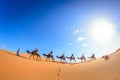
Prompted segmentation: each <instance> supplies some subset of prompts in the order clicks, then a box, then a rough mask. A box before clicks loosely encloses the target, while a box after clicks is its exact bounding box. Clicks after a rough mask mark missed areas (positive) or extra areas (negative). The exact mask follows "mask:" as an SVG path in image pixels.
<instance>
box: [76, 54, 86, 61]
mask: <svg viewBox="0 0 120 80" xmlns="http://www.w3.org/2000/svg"><path fill="white" fill-rule="evenodd" d="M77 58H78V59H80V60H81V62H83V61H86V58H85V56H84V54H82V56H81V57H80V58H79V57H77Z"/></svg>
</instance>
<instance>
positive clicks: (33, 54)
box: [26, 49, 41, 60]
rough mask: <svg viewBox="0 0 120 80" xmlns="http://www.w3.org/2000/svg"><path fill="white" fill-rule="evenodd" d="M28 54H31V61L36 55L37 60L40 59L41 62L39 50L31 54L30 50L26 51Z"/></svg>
mask: <svg viewBox="0 0 120 80" xmlns="http://www.w3.org/2000/svg"><path fill="white" fill-rule="evenodd" d="M26 52H27V53H28V54H31V55H30V57H29V59H30V58H31V57H32V56H33V59H34V56H35V55H36V56H37V58H36V60H38V58H39V59H40V60H41V56H40V55H39V54H38V49H36V50H34V51H32V52H30V51H29V50H26Z"/></svg>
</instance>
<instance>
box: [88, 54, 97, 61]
mask: <svg viewBox="0 0 120 80" xmlns="http://www.w3.org/2000/svg"><path fill="white" fill-rule="evenodd" d="M88 58H90V59H91V60H96V57H95V55H94V54H92V56H91V57H88Z"/></svg>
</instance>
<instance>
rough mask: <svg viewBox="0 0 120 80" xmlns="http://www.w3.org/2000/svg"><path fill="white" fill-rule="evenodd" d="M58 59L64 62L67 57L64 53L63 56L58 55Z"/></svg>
mask: <svg viewBox="0 0 120 80" xmlns="http://www.w3.org/2000/svg"><path fill="white" fill-rule="evenodd" d="M56 57H57V58H58V59H60V61H61V62H62V61H63V62H66V58H65V55H62V56H56Z"/></svg>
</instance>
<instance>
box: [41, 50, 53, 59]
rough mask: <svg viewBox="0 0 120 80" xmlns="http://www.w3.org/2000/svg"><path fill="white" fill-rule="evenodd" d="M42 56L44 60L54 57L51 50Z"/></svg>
mask: <svg viewBox="0 0 120 80" xmlns="http://www.w3.org/2000/svg"><path fill="white" fill-rule="evenodd" d="M43 56H45V57H46V61H48V59H49V61H50V59H52V60H54V57H53V51H51V52H50V53H49V54H43Z"/></svg>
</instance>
